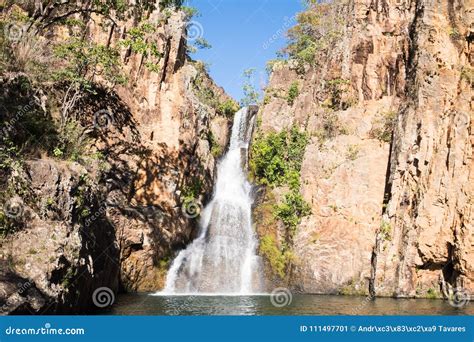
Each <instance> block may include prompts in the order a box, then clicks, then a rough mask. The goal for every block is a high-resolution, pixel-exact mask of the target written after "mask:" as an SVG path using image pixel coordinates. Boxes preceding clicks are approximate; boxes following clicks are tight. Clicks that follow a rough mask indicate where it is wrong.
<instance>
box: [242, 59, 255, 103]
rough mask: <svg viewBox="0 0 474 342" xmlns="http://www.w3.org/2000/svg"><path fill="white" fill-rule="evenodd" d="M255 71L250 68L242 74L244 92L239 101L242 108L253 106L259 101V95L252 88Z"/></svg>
mask: <svg viewBox="0 0 474 342" xmlns="http://www.w3.org/2000/svg"><path fill="white" fill-rule="evenodd" d="M255 71H256V70H255V69H253V68H250V69H246V70H244V72H243V78H244V84H243V87H242V90H243V92H244V97H243V99H242V100H241V101H240V104H241V106H242V107H245V106H249V105H251V104H255V103H257V102H258V101H259V98H260V95H259V93H258V91H257V90H256V89H255V87H254V86H253V82H252V80H253V78H254V75H255Z"/></svg>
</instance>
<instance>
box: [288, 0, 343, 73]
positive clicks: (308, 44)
mask: <svg viewBox="0 0 474 342" xmlns="http://www.w3.org/2000/svg"><path fill="white" fill-rule="evenodd" d="M307 3H308V7H307V9H306V10H305V11H303V12H301V13H299V14H298V16H297V24H296V25H295V26H294V27H293V28H291V29H290V30H289V31H288V38H289V44H288V46H287V47H286V48H285V49H284V50H283V51H284V52H285V53H287V54H288V56H289V57H290V58H292V59H295V60H296V61H298V62H299V63H300V64H310V65H315V64H317V62H318V58H317V56H318V55H323V54H326V53H327V52H328V51H329V50H330V49H332V48H334V44H335V43H336V42H337V40H338V39H339V38H340V37H341V34H342V27H343V20H342V19H341V16H340V15H338V7H339V5H340V3H339V1H332V2H330V3H318V2H317V1H307Z"/></svg>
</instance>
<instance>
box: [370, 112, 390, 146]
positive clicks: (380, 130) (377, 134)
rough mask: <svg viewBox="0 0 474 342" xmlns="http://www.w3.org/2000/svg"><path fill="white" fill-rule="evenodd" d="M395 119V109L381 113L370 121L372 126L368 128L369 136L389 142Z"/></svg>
mask: <svg viewBox="0 0 474 342" xmlns="http://www.w3.org/2000/svg"><path fill="white" fill-rule="evenodd" d="M396 120H397V112H396V111H388V112H384V113H382V114H381V116H380V117H379V118H377V119H376V120H374V122H373V123H372V124H373V128H372V129H371V130H370V136H371V137H372V138H375V139H378V140H380V141H383V142H386V143H390V141H391V140H392V133H393V130H394V128H395V123H396Z"/></svg>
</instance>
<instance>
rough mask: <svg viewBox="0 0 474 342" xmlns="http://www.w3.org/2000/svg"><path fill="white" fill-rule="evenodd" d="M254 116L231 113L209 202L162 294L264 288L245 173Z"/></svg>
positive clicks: (243, 291)
mask: <svg viewBox="0 0 474 342" xmlns="http://www.w3.org/2000/svg"><path fill="white" fill-rule="evenodd" d="M254 120H255V115H252V111H251V110H249V109H248V108H242V109H241V110H240V111H238V112H237V113H236V114H235V117H234V123H233V127H232V135H231V139H230V145H229V149H228V152H227V153H226V155H225V156H224V157H223V158H222V160H221V161H220V162H219V165H218V168H217V182H216V186H215V192H214V196H213V198H212V200H211V202H210V203H209V204H208V205H207V206H206V207H205V208H204V210H203V211H202V215H201V220H200V229H201V230H200V234H199V236H198V237H197V238H196V239H195V240H194V241H193V242H192V243H191V244H190V245H188V246H187V248H186V249H184V250H182V251H181V252H180V253H179V254H178V256H177V257H176V258H175V260H174V261H173V263H172V265H171V268H170V270H169V272H168V276H167V279H166V285H165V288H164V290H163V291H162V292H160V294H170V295H172V294H251V293H259V292H262V291H263V281H262V267H261V260H260V257H259V256H257V254H256V249H257V246H258V241H257V237H256V234H255V232H254V231H253V228H252V218H251V206H252V196H251V189H252V186H251V184H250V183H249V182H248V180H247V177H246V172H245V171H246V170H244V168H245V169H246V167H247V156H248V147H249V142H250V139H251V135H252V128H253V125H254Z"/></svg>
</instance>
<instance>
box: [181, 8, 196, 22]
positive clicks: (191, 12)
mask: <svg viewBox="0 0 474 342" xmlns="http://www.w3.org/2000/svg"><path fill="white" fill-rule="evenodd" d="M181 10H182V11H183V12H184V15H185V16H186V20H190V19H191V18H193V17H197V16H199V10H198V9H197V8H196V7H191V6H182V7H181Z"/></svg>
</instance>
